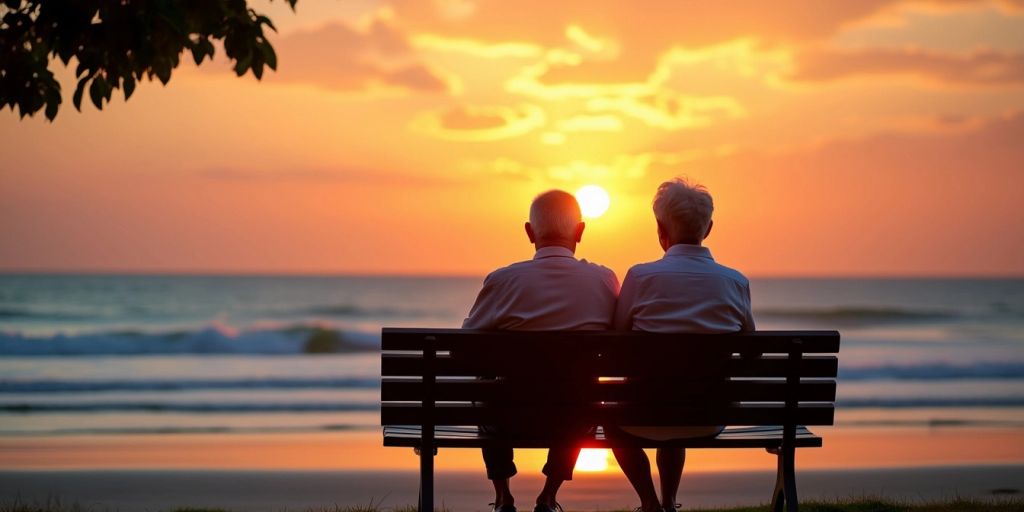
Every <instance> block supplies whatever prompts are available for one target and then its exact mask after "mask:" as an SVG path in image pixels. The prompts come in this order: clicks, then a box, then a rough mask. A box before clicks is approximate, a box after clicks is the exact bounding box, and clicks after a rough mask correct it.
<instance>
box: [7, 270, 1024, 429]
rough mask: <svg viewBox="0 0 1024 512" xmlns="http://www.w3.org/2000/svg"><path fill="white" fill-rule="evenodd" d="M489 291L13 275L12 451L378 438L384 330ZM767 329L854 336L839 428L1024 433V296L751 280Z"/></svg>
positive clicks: (422, 282) (474, 283) (999, 282)
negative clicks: (157, 440)
mask: <svg viewBox="0 0 1024 512" xmlns="http://www.w3.org/2000/svg"><path fill="white" fill-rule="evenodd" d="M480 283H481V279H480V278H450V277H437V278H433V277H363V276H211V275H203V276H184V275H173V276H157V275H153V276H145V275H123V276H122V275H0V436H4V437H17V436H72V435H100V436H103V435H124V434H168V435H171V434H183V433H193V432H195V433H225V434H231V433H254V432H259V433H274V432H321V431H342V432H343V431H370V430H375V429H377V428H379V416H378V412H379V355H378V352H377V349H378V346H379V341H380V328H381V327H383V326H394V327H457V326H459V325H460V324H461V321H462V318H463V317H464V315H465V314H466V312H467V311H468V309H469V307H470V306H471V304H472V302H473V299H474V297H475V295H476V292H477V290H478V288H479V286H480ZM751 290H752V294H753V303H754V314H755V320H756V321H757V324H758V328H759V329H837V330H839V331H840V332H841V334H842V349H841V352H840V372H839V373H840V378H839V391H838V395H839V397H838V412H837V416H836V427H834V428H841V429H858V428H873V427H874V428H878V427H881V428H929V429H931V428H960V427H986V426H988V427H997V428H1004V427H1010V428H1021V427H1024V279H853V278H849V279H752V283H751Z"/></svg>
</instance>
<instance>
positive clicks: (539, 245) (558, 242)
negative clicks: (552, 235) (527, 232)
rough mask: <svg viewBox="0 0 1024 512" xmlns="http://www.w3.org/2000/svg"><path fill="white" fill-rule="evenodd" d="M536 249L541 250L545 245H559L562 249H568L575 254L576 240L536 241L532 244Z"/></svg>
mask: <svg viewBox="0 0 1024 512" xmlns="http://www.w3.org/2000/svg"><path fill="white" fill-rule="evenodd" d="M533 247H534V248H535V249H536V250H538V251H539V250H541V249H544V248H546V247H561V248H563V249H569V250H570V251H572V253H573V254H576V242H566V241H562V240H545V241H543V242H536V243H534V244H533Z"/></svg>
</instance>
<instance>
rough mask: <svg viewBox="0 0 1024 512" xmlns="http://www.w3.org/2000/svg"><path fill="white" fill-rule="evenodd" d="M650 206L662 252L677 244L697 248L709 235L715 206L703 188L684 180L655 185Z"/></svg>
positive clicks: (706, 190) (679, 179)
mask: <svg viewBox="0 0 1024 512" xmlns="http://www.w3.org/2000/svg"><path fill="white" fill-rule="evenodd" d="M653 206H654V218H655V219H657V221H658V240H659V241H660V242H661V248H662V249H665V250H668V248H669V247H672V246H673V245H676V244H691V245H700V244H701V242H703V241H704V239H705V238H707V236H708V235H709V234H710V233H711V225H712V222H711V212H713V211H714V209H715V205H714V203H713V202H712V201H711V194H709V193H708V189H706V188H704V186H703V185H700V184H697V183H694V182H691V181H688V180H686V179H684V178H676V179H674V180H672V181H666V182H665V183H662V184H661V185H660V186H658V191H657V192H656V193H655V194H654V203H653Z"/></svg>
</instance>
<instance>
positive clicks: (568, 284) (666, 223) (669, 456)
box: [462, 179, 754, 512]
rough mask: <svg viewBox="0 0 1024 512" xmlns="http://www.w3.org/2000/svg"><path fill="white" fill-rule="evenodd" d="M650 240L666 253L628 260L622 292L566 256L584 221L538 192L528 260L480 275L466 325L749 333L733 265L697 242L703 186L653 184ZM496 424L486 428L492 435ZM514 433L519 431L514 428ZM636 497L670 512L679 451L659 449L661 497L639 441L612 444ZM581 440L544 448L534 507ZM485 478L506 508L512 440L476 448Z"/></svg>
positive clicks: (509, 506) (507, 511)
mask: <svg viewBox="0 0 1024 512" xmlns="http://www.w3.org/2000/svg"><path fill="white" fill-rule="evenodd" d="M653 206H654V217H655V219H656V220H657V224H658V241H659V243H660V244H661V247H662V249H664V251H665V256H664V257H663V258H661V259H660V260H657V261H653V262H650V263H643V264H639V265H636V266H634V267H633V268H631V269H630V270H629V272H627V273H626V277H625V279H624V280H623V282H622V287H621V290H620V288H619V281H618V279H617V278H616V277H615V273H614V272H612V271H611V270H609V269H608V268H606V267H603V266H601V265H597V264H594V263H590V262H588V261H586V260H577V259H576V258H575V250H576V244H577V243H579V242H580V240H581V239H582V237H583V229H584V227H585V225H584V223H583V222H582V216H581V214H580V207H579V204H578V203H577V202H576V199H575V198H574V197H573V196H572V195H571V194H569V193H566V192H563V191H560V190H552V191H549V192H545V193H543V194H541V195H539V196H537V198H536V199H534V200H533V203H532V204H531V205H530V220H529V222H527V223H526V235H527V236H528V237H529V239H530V242H531V243H533V244H534V246H535V247H536V251H537V252H536V253H535V254H534V256H533V259H532V260H528V261H522V262H519V263H513V264H512V265H509V266H507V267H504V268H500V269H498V270H496V271H494V272H492V273H491V274H490V275H488V276H487V278H486V279H485V280H484V284H483V288H482V289H481V290H480V293H479V296H478V297H477V299H476V302H475V303H474V304H473V308H472V310H471V311H470V312H469V317H468V318H466V320H465V321H464V322H463V325H462V327H463V328H466V329H498V330H524V331H529V330H608V329H616V330H636V331H649V332H675V333H691V332H692V333H728V332H740V331H753V330H754V319H753V316H752V315H751V309H750V287H749V283H748V281H747V279H746V278H745V277H744V276H743V275H742V274H740V273H739V272H737V271H735V270H733V269H730V268H728V267H725V266H722V265H720V264H718V263H716V262H715V260H714V259H713V258H712V257H711V252H710V251H709V250H708V249H707V248H706V247H703V246H702V245H701V244H702V242H703V241H704V239H705V238H707V236H708V234H709V233H710V232H711V225H712V222H711V213H712V210H713V204H712V200H711V195H710V194H709V193H708V191H707V189H705V188H704V187H703V186H701V185H698V184H695V183H692V182H689V181H686V180H683V179H676V180H673V181H668V182H665V183H662V184H661V186H659V187H658V190H657V193H656V194H655V195H654V203H653ZM568 423H571V422H566V421H565V419H563V418H537V421H536V428H537V429H538V430H540V431H544V432H552V431H562V432H566V438H567V439H571V438H572V434H573V432H572V429H574V428H578V427H573V426H572V425H570V424H568ZM498 429H499V427H493V428H491V430H494V431H495V432H494V433H496V434H500V433H501V432H500V430H498ZM608 430H609V431H607V432H606V435H607V436H610V437H613V436H619V437H620V438H628V437H630V436H636V437H641V438H647V439H654V440H669V439H679V438H688V437H703V436H714V435H717V434H718V433H719V432H720V431H721V430H722V429H721V428H720V427H718V428H716V427H644V426H636V427H623V428H621V429H608ZM517 433H519V432H517ZM613 452H614V454H615V458H616V460H617V461H618V463H619V466H620V467H621V468H622V470H623V472H624V473H625V474H626V477H627V478H628V479H629V482H630V483H631V484H632V485H633V488H634V489H635V490H636V492H637V494H638V495H639V497H640V504H641V505H640V511H641V512H661V511H664V512H674V511H675V509H676V493H677V490H678V489H679V480H680V478H681V477H682V473H683V462H684V460H685V455H686V453H685V449H684V448H659V449H658V451H657V465H658V473H659V475H660V479H661V499H660V500H659V499H658V495H657V493H656V492H655V488H654V482H653V479H652V478H651V464H650V461H649V460H648V459H647V455H646V454H645V453H644V451H643V450H642V449H641V448H639V447H635V446H633V447H628V446H623V447H619V448H615V449H614V450H613ZM579 453H580V447H579V446H574V445H573V443H572V442H571V441H567V442H566V444H565V446H561V447H555V448H552V449H551V450H549V451H548V458H547V463H546V464H545V465H544V469H543V473H544V475H545V476H546V477H547V479H546V481H545V484H544V488H543V490H541V492H540V494H539V495H538V496H537V501H536V507H535V508H534V511H535V512H554V511H555V510H556V509H558V508H560V507H559V506H558V504H557V503H556V501H555V498H556V494H557V492H558V489H559V487H560V486H561V485H562V483H563V482H564V481H566V480H572V472H573V467H574V466H575V464H576V458H577V457H578V456H579ZM483 457H484V464H485V465H486V467H487V478H488V479H490V480H491V482H492V483H493V484H494V493H495V497H494V504H493V506H494V511H495V512H515V510H516V507H515V500H514V498H513V496H512V492H511V490H510V489H509V478H511V477H512V476H513V475H515V474H516V466H515V463H514V462H513V455H512V448H511V447H501V448H499V447H489V448H484V449H483Z"/></svg>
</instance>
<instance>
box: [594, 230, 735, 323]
mask: <svg viewBox="0 0 1024 512" xmlns="http://www.w3.org/2000/svg"><path fill="white" fill-rule="evenodd" d="M614 327H615V329H617V330H624V331H628V330H634V331H648V332H692V333H726V332H738V331H753V330H754V316H753V314H751V311H750V283H749V281H747V278H746V277H744V276H743V274H741V273H739V272H737V271H735V270H733V269H731V268H729V267H726V266H724V265H719V264H718V263H715V260H714V258H712V257H711V251H710V250H708V248H707V247H703V246H700V245H687V244H677V245H673V246H672V247H669V249H668V250H667V251H665V256H664V257H663V258H661V259H660V260H657V261H652V262H650V263H641V264H639V265H635V266H634V267H633V268H631V269H629V272H627V273H626V277H625V278H624V279H623V280H622V291H621V292H620V294H619V302H618V305H617V306H616V308H615V322H614Z"/></svg>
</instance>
